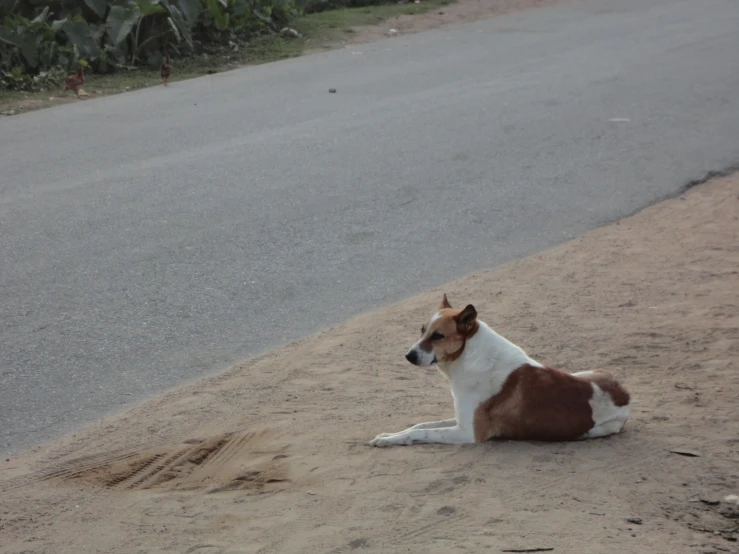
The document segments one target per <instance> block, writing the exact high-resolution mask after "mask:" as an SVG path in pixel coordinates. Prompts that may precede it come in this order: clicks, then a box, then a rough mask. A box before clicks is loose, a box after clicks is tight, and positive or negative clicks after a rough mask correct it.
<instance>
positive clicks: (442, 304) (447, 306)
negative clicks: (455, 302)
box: [439, 293, 452, 310]
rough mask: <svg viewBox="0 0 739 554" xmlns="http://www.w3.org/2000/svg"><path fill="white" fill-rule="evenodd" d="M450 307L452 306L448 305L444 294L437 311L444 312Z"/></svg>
mask: <svg viewBox="0 0 739 554" xmlns="http://www.w3.org/2000/svg"><path fill="white" fill-rule="evenodd" d="M451 307H452V305H451V304H450V303H449V300H447V299H446V293H444V297H443V298H442V299H441V306H439V309H440V310H444V309H446V308H451Z"/></svg>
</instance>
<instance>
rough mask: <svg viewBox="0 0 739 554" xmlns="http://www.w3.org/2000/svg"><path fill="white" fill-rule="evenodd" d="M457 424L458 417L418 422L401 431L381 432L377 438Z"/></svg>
mask: <svg viewBox="0 0 739 554" xmlns="http://www.w3.org/2000/svg"><path fill="white" fill-rule="evenodd" d="M456 424H457V420H456V419H444V420H442V421H427V422H426V423H417V424H416V425H413V426H411V427H408V429H404V430H403V431H400V432H399V433H380V434H379V435H377V436H376V437H375V438H378V439H379V438H381V437H389V436H390V435H399V434H400V433H404V432H405V431H410V430H411V429H443V428H445V427H454V426H455V425H456Z"/></svg>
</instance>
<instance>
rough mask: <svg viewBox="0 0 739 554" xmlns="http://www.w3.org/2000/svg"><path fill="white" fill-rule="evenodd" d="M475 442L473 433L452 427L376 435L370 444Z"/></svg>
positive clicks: (404, 444)
mask: <svg viewBox="0 0 739 554" xmlns="http://www.w3.org/2000/svg"><path fill="white" fill-rule="evenodd" d="M474 442H475V433H474V432H473V431H472V429H467V428H463V427H459V426H458V425H456V422H455V425H454V426H453V427H442V428H436V429H414V428H413V427H411V428H410V429H406V430H405V431H401V432H400V433H395V434H394V435H386V436H383V435H378V436H377V437H375V438H374V439H373V440H372V441H371V442H370V445H371V446H380V447H383V446H393V445H396V444H397V445H402V446H408V445H411V444H414V443H436V444H471V443H474Z"/></svg>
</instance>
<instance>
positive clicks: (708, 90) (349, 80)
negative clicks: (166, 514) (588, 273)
mask: <svg viewBox="0 0 739 554" xmlns="http://www.w3.org/2000/svg"><path fill="white" fill-rule="evenodd" d="M737 29H739V3H737V2H736V1H735V0H701V1H700V2H696V1H694V0H691V1H682V2H681V1H673V0H620V1H614V0H591V1H585V2H577V3H574V4H569V5H567V4H565V5H561V6H559V7H556V8H554V9H545V10H533V11H529V12H524V13H519V14H514V15H512V16H508V17H504V18H498V19H493V20H487V21H482V22H477V23H474V24H469V25H464V26H459V27H454V28H448V29H443V30H437V31H432V32H428V33H423V34H418V35H413V36H408V37H397V38H393V39H390V40H386V41H382V42H378V43H374V44H368V45H363V46H359V47H352V48H347V49H344V50H339V51H335V52H329V53H326V54H320V55H314V56H309V57H305V58H301V59H296V60H290V61H285V62H280V63H275V64H270V65H264V66H260V67H252V68H247V69H243V70H238V71H233V72H229V73H225V74H219V75H213V76H209V77H204V78H200V79H196V80H192V81H188V82H180V83H175V84H173V85H172V86H170V87H169V88H168V89H165V88H163V87H158V88H155V89H147V90H141V91H136V92H131V93H127V94H123V95H119V96H113V97H109V98H103V99H97V100H90V101H85V102H79V103H76V104H73V105H67V106H60V107H57V108H52V109H49V110H45V111H39V112H33V113H28V114H25V115H21V116H16V117H12V118H6V119H3V120H0V168H1V170H0V233H1V234H0V451H2V452H3V453H8V452H13V451H17V450H18V449H22V448H24V447H28V446H32V445H34V444H36V443H38V442H40V441H43V440H47V439H50V438H54V437H57V436H59V435H60V434H62V433H64V432H68V431H70V430H73V429H75V428H76V427H78V426H80V425H82V424H84V423H86V422H90V421H93V420H95V419H98V418H100V417H101V416H103V415H105V414H109V413H112V412H114V411H116V410H119V409H120V408H122V407H124V406H126V405H130V404H131V403H134V402H136V401H139V400H142V399H145V398H146V397H148V396H150V395H152V394H154V393H157V392H160V391H162V390H163V389H166V388H168V387H171V386H174V385H178V384H181V383H183V382H186V381H188V380H191V379H193V378H197V377H200V376H203V375H207V374H210V373H212V372H215V371H218V370H221V369H223V368H225V367H227V366H228V365H230V364H232V363H234V362H237V361H240V360H242V359H244V358H246V357H248V356H251V355H254V354H258V353H260V352H262V351H264V350H266V349H269V348H272V347H275V346H278V345H281V344H284V343H286V342H288V341H291V340H293V339H296V338H299V337H301V336H305V335H307V334H310V333H312V332H314V331H317V330H319V329H322V328H326V327H328V326H330V325H332V324H335V323H337V322H340V321H341V320H343V319H345V318H347V317H349V316H351V315H354V314H357V313H360V312H363V311H366V310H368V309H372V308H376V307H378V306H381V305H385V304H388V303H391V302H393V301H395V300H398V299H400V298H403V297H406V296H409V295H412V294H414V293H416V292H418V291H420V290H423V289H424V288H427V287H430V286H434V285H438V284H440V283H443V282H445V281H448V280H450V279H453V278H456V277H460V276H462V275H465V274H467V273H469V272H471V271H473V270H476V269H479V268H483V267H491V266H495V265H498V264H501V263H503V262H506V261H508V260H511V259H513V258H516V257H520V256H523V255H526V254H529V253H532V252H535V251H538V250H541V249H544V248H546V247H548V246H551V245H554V244H556V243H559V242H562V241H564V240H567V239H570V238H572V237H575V236H577V235H578V234H581V233H583V232H585V231H587V230H589V229H592V228H594V227H597V226H599V225H602V224H604V223H606V222H610V221H612V220H614V219H617V218H619V217H622V216H624V215H627V214H630V213H632V212H634V211H636V210H638V209H639V208H641V207H644V206H645V205H648V204H650V203H652V202H654V201H656V200H658V199H660V198H663V197H665V196H667V195H671V194H674V193H675V192H677V191H678V190H680V188H681V187H682V186H683V185H685V184H686V183H687V182H689V181H691V180H693V179H699V178H701V177H702V176H704V175H705V174H706V172H707V171H711V170H722V169H724V168H726V167H729V166H732V165H734V164H735V163H737V162H739V55H738V54H737V53H739V33H738V32H737ZM330 87H336V88H337V89H338V92H337V93H336V94H329V93H328V89H329V88H330ZM449 293H450V294H451V295H452V296H451V297H452V298H454V291H453V290H452V291H449ZM458 300H459V301H461V300H462V299H458ZM469 300H474V299H469ZM409 333H410V334H412V330H409ZM368 340H369V339H368ZM377 347H378V348H382V345H377ZM398 355H399V356H400V355H402V353H399V354H398ZM257 409H259V408H258V406H245V410H257Z"/></svg>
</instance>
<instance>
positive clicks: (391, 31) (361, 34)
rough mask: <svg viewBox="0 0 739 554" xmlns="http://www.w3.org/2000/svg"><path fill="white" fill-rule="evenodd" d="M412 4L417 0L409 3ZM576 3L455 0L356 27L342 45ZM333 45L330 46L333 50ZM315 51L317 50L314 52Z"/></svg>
mask: <svg viewBox="0 0 739 554" xmlns="http://www.w3.org/2000/svg"><path fill="white" fill-rule="evenodd" d="M408 1H409V3H410V2H413V1H414V0H408ZM566 1H569V2H573V1H576V0H456V1H455V2H454V3H452V4H449V5H447V6H444V7H442V8H439V9H435V10H431V11H428V12H426V13H423V14H419V15H400V16H397V17H392V18H390V19H388V20H386V21H384V22H383V23H381V24H378V25H362V26H359V27H354V33H351V34H348V35H347V36H346V38H345V39H344V41H343V44H345V45H348V46H351V45H354V44H364V43H366V42H374V41H377V40H381V39H384V38H388V37H393V36H399V35H409V34H412V33H419V32H421V31H428V30H430V29H438V28H439V27H446V26H447V25H455V24H459V23H469V22H471V21H478V20H480V19H488V18H491V17H497V16H501V15H506V14H508V13H513V12H517V11H522V10H528V9H531V8H543V7H547V6H553V5H555V4H561V3H563V2H566ZM331 48H333V46H330V45H329V46H327V47H326V49H331ZM312 51H315V50H312Z"/></svg>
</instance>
